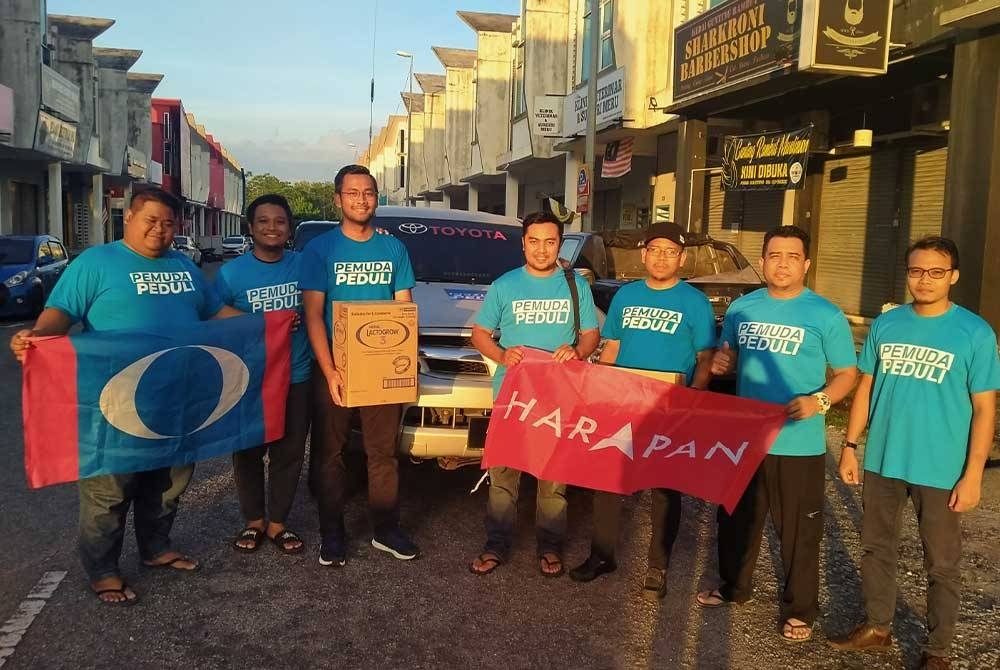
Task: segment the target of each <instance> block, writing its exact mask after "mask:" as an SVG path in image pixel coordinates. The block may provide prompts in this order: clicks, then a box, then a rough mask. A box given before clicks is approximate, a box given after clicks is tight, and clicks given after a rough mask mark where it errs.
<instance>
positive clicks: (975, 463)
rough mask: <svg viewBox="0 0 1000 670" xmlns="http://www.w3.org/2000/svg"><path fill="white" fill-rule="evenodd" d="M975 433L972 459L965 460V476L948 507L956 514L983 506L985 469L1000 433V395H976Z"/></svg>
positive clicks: (970, 450)
mask: <svg viewBox="0 0 1000 670" xmlns="http://www.w3.org/2000/svg"><path fill="white" fill-rule="evenodd" d="M970 397H971V398H972V429H971V430H970V431H969V455H968V457H966V459H965V473H964V474H963V475H962V478H961V479H959V480H958V483H957V484H955V488H954V489H952V491H951V499H950V500H949V501H948V507H949V508H950V509H951V511H953V512H968V511H969V510H971V509H973V508H974V507H975V506H976V505H978V504H979V499H980V497H981V496H982V492H983V469H984V468H985V467H986V459H987V457H988V456H989V454H990V449H992V448H993V434H994V430H995V429H996V412H997V394H996V391H983V392H982V393H973V394H972V395H971V396H970Z"/></svg>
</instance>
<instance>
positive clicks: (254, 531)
mask: <svg viewBox="0 0 1000 670" xmlns="http://www.w3.org/2000/svg"><path fill="white" fill-rule="evenodd" d="M240 542H251V543H252V544H251V545H250V546H249V547H244V546H242V545H240ZM263 543H264V531H263V530H261V529H260V528H253V527H251V526H247V527H246V528H244V529H243V530H241V531H240V534H239V535H237V536H236V539H235V540H233V549H235V550H236V551H242V552H243V553H245V554H250V553H253V552H255V551H257V550H258V549H260V545H262V544H263Z"/></svg>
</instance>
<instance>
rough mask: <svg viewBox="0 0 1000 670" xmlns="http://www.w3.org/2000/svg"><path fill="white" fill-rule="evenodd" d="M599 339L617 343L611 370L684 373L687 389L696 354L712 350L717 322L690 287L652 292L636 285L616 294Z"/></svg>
mask: <svg viewBox="0 0 1000 670" xmlns="http://www.w3.org/2000/svg"><path fill="white" fill-rule="evenodd" d="M601 335H602V336H603V337H605V338H606V339H609V340H618V341H619V343H620V345H619V349H618V358H617V359H616V360H615V365H620V366H622V367H626V368H639V369H642V370H659V371H662V372H683V373H684V374H685V375H686V376H687V382H688V384H690V383H691V380H692V378H693V376H694V368H695V363H696V362H697V361H696V356H697V355H698V352H699V351H704V350H705V349H711V348H712V347H714V346H715V316H714V314H713V313H712V303H710V302H709V301H708V296H706V295H705V294H704V293H702V292H701V291H699V290H698V289H696V288H694V287H693V286H691V285H690V284H687V283H685V282H677V283H676V284H674V285H673V286H671V287H670V288H666V289H653V288H650V287H649V285H648V284H646V282H645V280H640V281H634V282H631V283H629V284H626V285H625V286H622V287H621V288H620V289H618V292H617V293H615V297H614V298H613V299H612V300H611V307H610V308H609V309H608V316H607V318H606V319H605V320H604V328H603V329H602V331H601Z"/></svg>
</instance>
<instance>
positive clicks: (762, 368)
mask: <svg viewBox="0 0 1000 670" xmlns="http://www.w3.org/2000/svg"><path fill="white" fill-rule="evenodd" d="M723 342H728V343H729V346H730V347H732V348H733V349H738V351H739V359H738V363H737V367H736V382H737V387H738V389H739V395H740V396H742V397H744V398H753V399H755V400H764V401H766V402H773V403H778V404H781V405H784V404H787V403H788V402H789V401H791V400H792V399H793V398H796V397H798V396H802V395H810V394H812V393H815V392H817V391H819V390H821V389H822V388H823V387H824V386H826V369H827V366H828V365H829V366H830V367H831V368H833V369H835V370H836V369H841V368H853V367H854V366H855V365H857V357H856V356H855V353H854V338H853V336H852V335H851V327H850V326H849V325H848V323H847V319H846V318H845V317H844V314H843V312H841V311H840V309H839V308H838V307H837V306H836V305H834V304H833V303H832V302H830V301H829V300H827V299H826V298H823V297H821V296H819V295H817V294H816V293H813V292H812V291H811V290H809V289H804V290H803V291H802V293H800V294H799V295H797V296H796V297H794V298H790V299H787V300H780V299H777V298H772V297H771V296H770V294H768V292H767V289H766V288H762V289H758V290H756V291H754V292H753V293H749V294H747V295H745V296H743V297H742V298H739V299H738V300H736V301H735V302H733V304H732V305H730V306H729V309H728V310H727V311H726V317H725V319H723V322H722V336H721V339H720V341H719V346H722V344H723ZM825 452H826V422H825V420H824V417H823V416H821V415H819V414H817V415H816V416H813V417H810V418H808V419H804V420H802V421H794V420H791V419H789V420H788V421H786V422H785V425H784V427H783V428H782V429H781V432H780V433H779V434H778V437H777V439H775V441H774V444H772V445H771V451H770V453H771V454H773V455H776V456H818V455H820V454H823V453H825Z"/></svg>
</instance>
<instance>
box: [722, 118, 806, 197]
mask: <svg viewBox="0 0 1000 670" xmlns="http://www.w3.org/2000/svg"><path fill="white" fill-rule="evenodd" d="M811 138H812V126H806V127H805V128H800V129H798V130H790V131H778V132H771V133H755V134H753V135H735V136H726V138H725V142H724V149H723V154H722V190H723V191H786V190H791V189H800V188H802V186H803V185H804V184H805V174H806V168H807V167H808V164H809V140H810V139H811Z"/></svg>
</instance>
